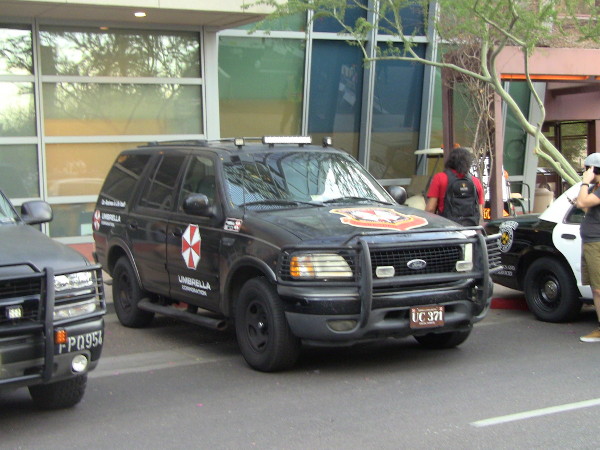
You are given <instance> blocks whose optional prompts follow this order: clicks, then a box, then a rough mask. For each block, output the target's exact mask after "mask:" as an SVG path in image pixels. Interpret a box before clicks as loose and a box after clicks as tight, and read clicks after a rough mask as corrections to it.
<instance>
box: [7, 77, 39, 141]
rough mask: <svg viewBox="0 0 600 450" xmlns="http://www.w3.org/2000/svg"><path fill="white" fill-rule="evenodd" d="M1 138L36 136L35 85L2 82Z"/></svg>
mask: <svg viewBox="0 0 600 450" xmlns="http://www.w3.org/2000/svg"><path fill="white" fill-rule="evenodd" d="M0 98H1V99H2V101H1V102H0V137H16V136H35V135H36V131H35V101H34V92H33V83H18V82H17V83H8V82H6V83H3V82H0Z"/></svg>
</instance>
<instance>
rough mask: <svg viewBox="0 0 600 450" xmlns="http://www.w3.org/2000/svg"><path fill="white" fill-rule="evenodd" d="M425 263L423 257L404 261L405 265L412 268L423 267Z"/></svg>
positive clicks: (418, 268)
mask: <svg viewBox="0 0 600 450" xmlns="http://www.w3.org/2000/svg"><path fill="white" fill-rule="evenodd" d="M426 265H427V261H425V260H423V259H411V260H410V261H409V262H407V263H406V266H407V267H408V268H409V269H412V270H420V269H424V268H425V266H426Z"/></svg>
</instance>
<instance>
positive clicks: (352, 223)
mask: <svg viewBox="0 0 600 450" xmlns="http://www.w3.org/2000/svg"><path fill="white" fill-rule="evenodd" d="M246 219H247V220H252V221H254V220H257V221H262V222H267V223H268V224H271V225H274V227H269V226H268V225H267V224H264V225H263V226H259V228H261V229H268V228H274V229H277V230H278V231H283V230H285V231H287V232H289V233H292V234H293V235H295V236H296V237H297V238H298V239H300V240H301V241H312V240H318V241H324V242H329V243H333V242H335V241H336V238H338V239H339V241H344V240H346V239H348V238H349V237H351V236H353V235H356V234H359V233H363V234H370V233H373V234H381V233H382V232H386V231H387V232H410V231H411V230H424V229H438V230H439V229H440V228H442V229H445V228H455V227H457V226H458V225H457V224H456V223H454V222H452V221H450V220H447V219H445V218H443V217H440V216H437V215H435V214H430V213H427V212H425V211H422V210H418V209H414V208H408V207H404V206H393V205H381V204H377V205H375V204H361V205H352V206H348V205H339V206H338V205H335V206H329V205H327V206H320V207H312V208H296V209H287V208H286V209H271V210H269V211H261V212H257V211H253V212H251V213H249V214H247V216H246Z"/></svg>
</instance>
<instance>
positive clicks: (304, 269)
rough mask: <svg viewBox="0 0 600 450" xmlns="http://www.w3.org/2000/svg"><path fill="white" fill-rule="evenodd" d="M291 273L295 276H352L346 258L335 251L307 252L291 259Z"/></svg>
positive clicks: (312, 277)
mask: <svg viewBox="0 0 600 450" xmlns="http://www.w3.org/2000/svg"><path fill="white" fill-rule="evenodd" d="M290 275H291V276H292V277H294V278H303V279H313V280H314V279H316V278H352V276H353V274H352V269H351V268H350V266H349V265H348V263H347V262H346V260H345V259H344V258H343V257H342V256H340V255H337V254H335V253H305V254H301V255H294V256H292V258H291V260H290Z"/></svg>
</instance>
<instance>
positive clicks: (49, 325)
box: [0, 262, 106, 386]
mask: <svg viewBox="0 0 600 450" xmlns="http://www.w3.org/2000/svg"><path fill="white" fill-rule="evenodd" d="M14 266H26V267H28V268H30V269H32V272H30V273H27V274H23V275H17V276H14V275H13V276H6V277H2V276H0V313H1V312H4V311H5V310H6V308H7V307H9V306H13V305H22V304H24V303H29V304H30V305H33V304H35V307H33V306H30V307H28V314H27V316H26V317H25V318H24V320H22V321H18V323H16V322H14V321H2V322H0V338H2V337H27V336H32V335H33V336H36V335H37V336H42V337H43V339H42V341H43V355H42V358H43V364H42V368H41V370H39V371H36V372H35V373H30V374H24V375H22V376H19V377H13V378H7V379H0V386H1V385H6V384H13V383H20V382H24V381H29V380H36V379H39V380H41V381H42V382H47V381H49V380H50V379H51V378H52V371H53V368H54V324H55V321H54V308H55V305H56V304H57V303H61V302H62V303H65V302H71V301H77V300H78V299H81V297H79V298H78V297H73V298H70V299H68V300H62V301H61V300H60V299H59V300H58V301H57V295H56V293H55V290H54V276H55V275H61V274H66V273H72V272H76V271H61V272H57V273H55V272H54V270H53V268H51V267H45V268H43V269H39V268H38V267H36V266H35V265H34V264H32V263H29V262H23V263H16V264H6V265H0V268H2V267H14ZM79 271H93V272H95V286H94V292H95V295H97V296H98V299H99V300H100V308H99V310H98V311H96V312H94V313H90V314H86V315H81V316H78V317H74V318H73V319H69V320H68V322H77V321H81V320H86V319H90V318H94V317H101V316H103V315H104V314H105V312H106V301H105V295H104V285H103V282H102V267H101V265H100V264H95V265H90V266H85V268H82V270H78V271H77V272H79ZM9 285H10V286H9ZM15 286H16V287H15ZM64 322H65V321H64V320H63V321H61V322H60V323H61V324H62V323H64Z"/></svg>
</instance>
